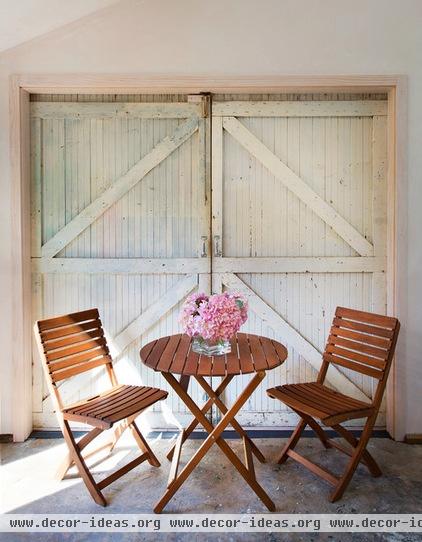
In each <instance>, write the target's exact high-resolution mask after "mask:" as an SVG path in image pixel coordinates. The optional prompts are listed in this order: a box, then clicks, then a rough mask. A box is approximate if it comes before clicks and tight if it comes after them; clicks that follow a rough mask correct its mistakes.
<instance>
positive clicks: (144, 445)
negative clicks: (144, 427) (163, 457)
mask: <svg viewBox="0 0 422 542" xmlns="http://www.w3.org/2000/svg"><path fill="white" fill-rule="evenodd" d="M130 428H131V431H132V435H133V437H134V439H135V440H136V442H137V444H138V446H139V448H140V449H141V450H142V451H143V452H144V453H146V454H148V463H149V464H150V465H152V466H153V467H160V466H161V463H160V462H159V461H158V459H157V457H156V456H155V454H154V452H153V451H152V450H151V448H150V447H149V445H148V442H147V441H146V440H145V438H144V436H143V435H142V433H141V432H140V430H139V428H138V426H137V425H136V423H135V422H134V421H133V422H132V423H131V424H130Z"/></svg>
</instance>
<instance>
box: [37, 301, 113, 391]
mask: <svg viewBox="0 0 422 542" xmlns="http://www.w3.org/2000/svg"><path fill="white" fill-rule="evenodd" d="M35 331H36V333H35V335H36V337H37V340H38V346H39V350H40V355H41V359H42V362H43V367H44V371H45V373H46V376H47V380H48V382H49V384H50V385H51V386H52V387H53V389H54V390H56V389H57V387H56V383H57V382H60V381H61V380H65V379H67V378H70V377H73V376H76V375H78V374H81V373H84V372H86V371H90V370H92V369H94V368H96V367H101V366H105V368H106V369H107V372H108V374H109V377H110V380H111V383H112V385H115V384H116V380H115V376H114V373H113V367H112V359H111V356H110V352H109V349H108V346H107V341H106V338H105V336H104V330H103V327H102V323H101V320H100V317H99V313H98V309H90V310H86V311H81V312H75V313H72V314H67V315H65V316H60V317H57V318H50V319H47V320H40V321H39V322H37V323H36V324H35Z"/></svg>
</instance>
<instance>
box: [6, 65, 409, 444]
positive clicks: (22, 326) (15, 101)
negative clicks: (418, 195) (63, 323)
mask: <svg viewBox="0 0 422 542" xmlns="http://www.w3.org/2000/svg"><path fill="white" fill-rule="evenodd" d="M9 90H10V93H9V103H10V111H9V114H10V119H9V120H10V164H11V182H12V203H11V205H12V209H11V211H12V274H13V283H12V299H13V308H12V311H13V314H12V321H11V322H12V323H11V325H12V329H11V332H12V337H13V354H12V360H11V362H12V366H13V371H12V375H13V376H12V378H13V382H12V383H11V384H12V388H11V389H12V390H13V404H12V409H11V411H12V415H13V419H12V429H13V438H14V441H16V442H20V441H23V440H25V439H26V438H27V437H28V435H29V434H30V432H31V431H32V355H31V345H32V337H31V330H32V322H31V258H30V114H29V113H30V112H29V103H30V94H35V93H46V94H75V93H76V94H78V93H80V94H82V93H84V94H90V93H91V94H135V93H139V94H154V93H155V94H159V93H164V94H178V93H190V94H195V93H200V92H213V93H237V94H240V93H249V94H251V93H253V94H259V93H264V94H267V93H283V92H286V93H295V92H300V93H306V92H308V93H315V92H338V93H350V92H386V93H388V121H387V123H388V163H389V167H388V176H387V182H388V188H387V191H388V211H387V212H388V220H387V222H388V224H387V228H388V231H387V269H388V272H387V312H388V314H394V315H395V316H398V318H402V319H404V318H405V316H406V311H407V300H406V293H407V272H406V269H407V153H406V143H407V77H406V76H404V75H350V76H347V75H341V76H340V75H329V76H325V75H324V76H320V75H299V76H295V75H280V76H215V77H214V76H166V75H156V76H155V75H152V76H142V75H99V74H98V75H87V74H85V75H84V74H59V75H44V74H27V75H11V76H10V88H9ZM403 350H404V348H403V349H402V348H400V344H399V350H398V352H397V356H396V358H397V359H396V362H395V364H394V365H393V370H392V374H391V376H390V381H389V386H388V394H387V429H388V431H389V433H390V434H391V435H392V436H393V438H395V439H396V440H403V439H404V436H405V415H404V414H405V408H406V394H405V388H404V379H403V376H402V371H403V368H404V366H405V360H404V357H403Z"/></svg>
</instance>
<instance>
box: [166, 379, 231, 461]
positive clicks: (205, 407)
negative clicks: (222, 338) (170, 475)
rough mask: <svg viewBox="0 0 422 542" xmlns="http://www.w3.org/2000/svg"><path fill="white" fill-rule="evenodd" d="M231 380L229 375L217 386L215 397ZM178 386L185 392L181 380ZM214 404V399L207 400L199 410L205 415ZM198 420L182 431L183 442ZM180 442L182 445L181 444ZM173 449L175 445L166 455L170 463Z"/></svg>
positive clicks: (185, 389)
mask: <svg viewBox="0 0 422 542" xmlns="http://www.w3.org/2000/svg"><path fill="white" fill-rule="evenodd" d="M232 379H233V375H229V376H226V377H225V378H224V379H223V380H222V381H221V382H220V384H219V386H218V387H217V389H216V390H215V392H214V393H215V394H216V396H217V397H219V396H220V395H221V394H222V393H223V391H224V390H225V389H226V387H227V386H228V385H229V384H230V382H231V381H232ZM180 384H181V385H182V388H183V389H184V391H185V392H187V387H186V386H184V385H183V384H182V380H181V381H180ZM213 404H214V399H213V398H211V397H210V398H209V399H208V401H207V402H206V403H204V405H203V406H202V408H201V411H202V412H203V413H204V414H206V413H207V412H208V411H209V409H210V408H211V407H212V405H213ZM198 423H199V422H198V420H197V419H196V418H194V419H193V420H192V421H191V422H190V424H189V425H188V426H187V427H186V428H185V429H184V433H183V437H182V438H183V442H184V441H185V440H186V439H187V438H188V437H189V435H190V434H191V433H192V431H193V430H194V429H195V427H196V426H197V425H198ZM183 442H182V443H183ZM175 448H176V443H175V444H174V445H173V446H172V447H171V448H170V450H169V452H168V454H167V459H169V460H170V461H171V460H172V458H173V454H174V451H175Z"/></svg>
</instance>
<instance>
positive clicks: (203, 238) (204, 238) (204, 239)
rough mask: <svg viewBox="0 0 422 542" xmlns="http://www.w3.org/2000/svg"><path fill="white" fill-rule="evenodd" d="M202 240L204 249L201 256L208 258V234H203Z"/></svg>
mask: <svg viewBox="0 0 422 542" xmlns="http://www.w3.org/2000/svg"><path fill="white" fill-rule="evenodd" d="M201 240H202V250H201V258H206V257H207V245H208V243H207V241H208V237H207V236H206V235H203V236H202V237H201Z"/></svg>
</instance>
